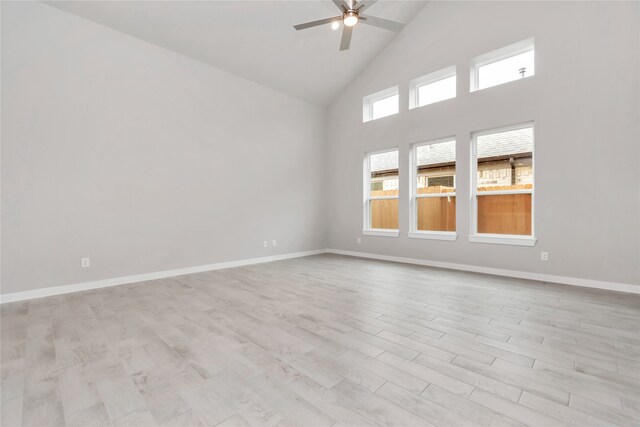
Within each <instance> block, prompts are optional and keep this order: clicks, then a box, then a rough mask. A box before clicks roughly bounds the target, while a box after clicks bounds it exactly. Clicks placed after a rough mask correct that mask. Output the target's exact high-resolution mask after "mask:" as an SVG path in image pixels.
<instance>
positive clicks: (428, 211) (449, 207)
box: [416, 196, 456, 231]
mask: <svg viewBox="0 0 640 427" xmlns="http://www.w3.org/2000/svg"><path fill="white" fill-rule="evenodd" d="M416 202H417V217H418V224H417V229H418V231H456V198H455V196H450V197H422V198H419V199H416Z"/></svg>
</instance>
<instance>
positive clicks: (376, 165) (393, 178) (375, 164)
mask: <svg viewBox="0 0 640 427" xmlns="http://www.w3.org/2000/svg"><path fill="white" fill-rule="evenodd" d="M369 168H370V170H371V194H370V196H371V197H381V196H397V195H398V151H388V152H386V153H378V154H371V155H370V156H369Z"/></svg>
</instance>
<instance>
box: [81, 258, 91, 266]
mask: <svg viewBox="0 0 640 427" xmlns="http://www.w3.org/2000/svg"><path fill="white" fill-rule="evenodd" d="M80 265H81V266H82V268H88V267H91V259H90V258H82V259H81V260H80Z"/></svg>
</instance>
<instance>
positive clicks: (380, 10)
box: [47, 0, 425, 105]
mask: <svg viewBox="0 0 640 427" xmlns="http://www.w3.org/2000/svg"><path fill="white" fill-rule="evenodd" d="M47 3H48V4H50V5H52V6H55V7H57V8H59V9H62V10H65V11H67V12H70V13H73V14H75V15H78V16H81V17H84V18H86V19H89V20H91V21H94V22H97V23H99V24H102V25H105V26H107V27H110V28H113V29H115V30H118V31H121V32H123V33H126V34H129V35H131V36H134V37H137V38H139V39H142V40H145V41H148V42H150V43H154V44H156V45H159V46H162V47H165V48H167V49H171V50H173V51H175V52H178V53H181V54H184V55H187V56H190V57H192V58H194V59H197V60H199V61H202V62H205V63H207V64H210V65H213V66H215V67H218V68H221V69H223V70H226V71H229V72H231V73H233V74H236V75H238V76H241V77H244V78H246V79H249V80H252V81H254V82H257V83H260V84H262V85H265V86H268V87H271V88H273V89H276V90H278V91H281V92H284V93H287V94H290V95H292V96H295V97H298V98H302V99H305V100H307V101H310V102H313V103H316V104H319V105H327V104H329V103H330V102H331V101H332V100H333V99H334V98H335V97H336V95H337V94H338V93H339V92H340V90H341V89H343V88H344V87H346V86H347V85H348V84H349V82H351V81H353V80H354V79H355V78H356V77H357V76H358V74H359V73H360V72H361V71H362V70H363V69H364V68H365V67H366V66H367V65H368V64H369V62H370V61H371V60H372V59H373V58H374V57H375V56H376V55H377V54H378V53H379V52H380V51H381V50H382V49H383V48H384V47H385V46H386V45H387V44H388V43H389V42H390V41H391V40H392V39H393V37H395V35H396V34H395V33H392V32H389V31H385V30H382V29H379V28H375V27H372V26H368V25H362V24H360V25H358V26H356V28H355V30H354V33H353V38H352V41H351V49H350V50H348V51H343V52H340V51H339V45H340V36H341V31H342V30H341V29H339V30H332V29H331V26H330V25H323V26H320V27H315V28H310V29H307V30H304V31H295V30H294V29H293V27H292V26H293V25H294V24H299V23H303V22H307V21H313V20H317V19H322V18H326V17H330V16H336V15H339V14H340V12H339V10H338V9H337V7H336V5H335V4H333V2H331V1H300V0H297V1H237V0H236V1H55V2H47ZM424 5H425V2H424V1H383V0H381V1H378V2H377V3H375V4H374V5H372V6H371V7H370V8H369V9H368V11H367V14H369V15H374V16H379V17H382V18H387V19H392V20H396V21H400V22H404V23H408V22H409V21H410V20H411V18H412V17H413V16H415V14H416V13H417V12H418V11H419V10H420V9H422V7H424Z"/></svg>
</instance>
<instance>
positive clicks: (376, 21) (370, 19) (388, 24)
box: [360, 15, 404, 33]
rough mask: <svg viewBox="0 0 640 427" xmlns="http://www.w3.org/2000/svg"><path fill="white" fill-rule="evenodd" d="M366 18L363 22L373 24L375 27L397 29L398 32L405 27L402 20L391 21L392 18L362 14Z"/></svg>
mask: <svg viewBox="0 0 640 427" xmlns="http://www.w3.org/2000/svg"><path fill="white" fill-rule="evenodd" d="M360 18H364V19H363V20H362V21H361V22H362V23H363V24H367V25H373V26H374V27H378V28H384V29H385V30H389V31H395V32H396V33H397V32H398V31H400V30H402V29H403V28H404V24H403V23H402V22H397V21H391V20H390V19H384V18H378V17H377V16H362V15H360Z"/></svg>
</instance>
